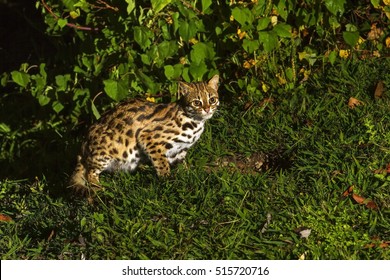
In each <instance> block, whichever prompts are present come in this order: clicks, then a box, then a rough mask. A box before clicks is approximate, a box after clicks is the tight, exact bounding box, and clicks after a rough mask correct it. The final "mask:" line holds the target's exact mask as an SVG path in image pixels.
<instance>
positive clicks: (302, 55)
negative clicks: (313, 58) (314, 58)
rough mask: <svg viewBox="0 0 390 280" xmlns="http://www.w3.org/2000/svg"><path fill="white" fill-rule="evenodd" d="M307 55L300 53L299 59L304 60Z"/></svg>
mask: <svg viewBox="0 0 390 280" xmlns="http://www.w3.org/2000/svg"><path fill="white" fill-rule="evenodd" d="M306 55H307V53H306V52H305V51H303V52H298V59H299V60H302V59H304V58H305V57H306Z"/></svg>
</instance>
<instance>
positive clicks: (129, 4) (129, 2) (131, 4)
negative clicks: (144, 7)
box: [126, 0, 135, 15]
mask: <svg viewBox="0 0 390 280" xmlns="http://www.w3.org/2000/svg"><path fill="white" fill-rule="evenodd" d="M126 3H127V14H128V15H130V14H131V12H132V11H133V10H134V8H135V0H126Z"/></svg>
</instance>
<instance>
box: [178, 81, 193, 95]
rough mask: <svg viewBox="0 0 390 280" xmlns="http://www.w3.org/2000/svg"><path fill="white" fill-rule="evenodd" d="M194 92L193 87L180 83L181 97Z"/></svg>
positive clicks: (179, 91)
mask: <svg viewBox="0 0 390 280" xmlns="http://www.w3.org/2000/svg"><path fill="white" fill-rule="evenodd" d="M191 90H192V86H191V85H190V84H189V83H186V82H179V87H178V91H177V92H178V94H179V97H180V96H186V95H188V94H189V93H190V92H191Z"/></svg>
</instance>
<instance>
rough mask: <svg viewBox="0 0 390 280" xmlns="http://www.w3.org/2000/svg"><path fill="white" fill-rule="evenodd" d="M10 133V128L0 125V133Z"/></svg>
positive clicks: (3, 124)
mask: <svg viewBox="0 0 390 280" xmlns="http://www.w3.org/2000/svg"><path fill="white" fill-rule="evenodd" d="M9 132H11V128H10V127H9V126H8V125H6V124H5V123H0V133H9Z"/></svg>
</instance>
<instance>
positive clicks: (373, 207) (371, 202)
mask: <svg viewBox="0 0 390 280" xmlns="http://www.w3.org/2000/svg"><path fill="white" fill-rule="evenodd" d="M366 207H367V208H368V209H372V210H377V209H378V205H376V203H375V202H374V201H372V200H370V201H369V202H367V204H366Z"/></svg>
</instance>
